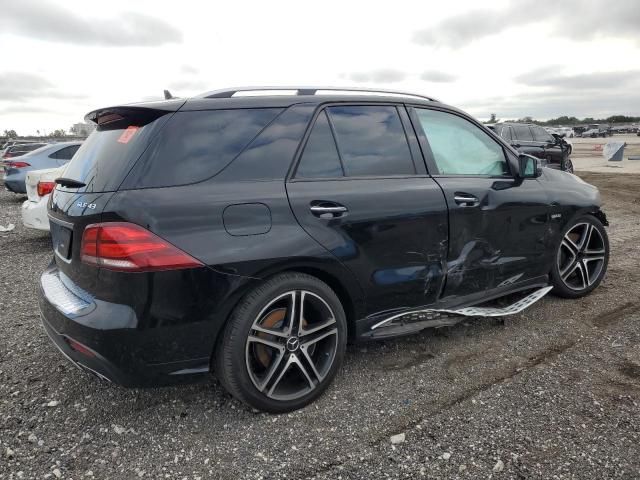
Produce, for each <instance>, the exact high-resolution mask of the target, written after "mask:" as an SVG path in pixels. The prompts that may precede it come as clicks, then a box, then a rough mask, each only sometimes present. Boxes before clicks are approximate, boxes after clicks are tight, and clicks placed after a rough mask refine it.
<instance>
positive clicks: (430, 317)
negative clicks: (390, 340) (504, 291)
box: [371, 286, 553, 336]
mask: <svg viewBox="0 0 640 480" xmlns="http://www.w3.org/2000/svg"><path fill="white" fill-rule="evenodd" d="M552 288H553V287H550V286H549V287H543V288H540V289H538V290H535V291H534V292H532V293H530V294H529V295H527V296H526V297H523V298H521V299H520V300H518V301H517V302H515V303H512V304H511V305H508V306H506V307H501V308H497V307H464V308H457V309H436V308H429V309H424V310H417V311H413V312H403V313H399V314H397V315H393V316H391V317H389V318H386V319H384V320H383V321H381V322H379V323H376V324H375V325H374V326H373V327H371V330H376V329H378V328H381V327H384V328H382V330H379V332H380V333H381V334H382V332H383V331H384V332H385V333H389V334H390V333H391V332H392V331H393V332H394V333H410V332H414V331H418V330H422V329H424V328H429V327H440V326H445V325H455V324H456V323H458V322H459V321H460V320H459V319H455V318H451V317H450V316H449V315H458V316H460V315H461V316H465V317H501V316H504V315H513V314H515V313H518V312H521V311H522V310H524V309H525V308H528V307H530V306H531V305H533V304H534V303H536V302H537V301H538V300H540V299H541V298H542V297H544V296H545V295H546V294H547V293H549V291H551V289H552ZM371 334H372V336H378V335H377V332H371ZM382 335H385V334H382Z"/></svg>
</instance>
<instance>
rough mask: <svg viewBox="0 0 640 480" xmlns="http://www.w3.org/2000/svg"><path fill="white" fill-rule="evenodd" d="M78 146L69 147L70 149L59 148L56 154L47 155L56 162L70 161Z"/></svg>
mask: <svg viewBox="0 0 640 480" xmlns="http://www.w3.org/2000/svg"><path fill="white" fill-rule="evenodd" d="M78 148H80V145H71V146H70V147H66V148H61V149H60V150H58V151H57V152H53V153H52V154H51V155H49V158H55V159H58V160H71V157H73V155H74V154H75V153H76V152H77V151H78Z"/></svg>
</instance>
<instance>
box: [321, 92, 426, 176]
mask: <svg viewBox="0 0 640 480" xmlns="http://www.w3.org/2000/svg"><path fill="white" fill-rule="evenodd" d="M327 111H328V114H329V120H330V122H331V123H332V125H333V129H334V132H335V137H336V143H337V144H338V151H339V154H340V156H341V158H342V163H343V165H344V170H345V174H346V175H347V176H352V177H353V176H390V175H414V174H415V173H416V170H415V166H414V164H413V159H412V157H411V152H410V150H409V143H408V142H407V136H406V134H405V132H404V128H403V127H402V122H401V120H400V115H399V114H398V110H397V109H396V107H394V106H386V105H380V106H377V105H358V106H335V107H329V108H327Z"/></svg>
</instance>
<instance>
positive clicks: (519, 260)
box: [39, 88, 609, 412]
mask: <svg viewBox="0 0 640 480" xmlns="http://www.w3.org/2000/svg"><path fill="white" fill-rule="evenodd" d="M248 90H250V91H249V92H246V91H245V90H242V89H240V90H239V89H233V90H223V91H215V92H210V93H206V94H203V95H201V96H199V97H196V98H192V99H189V100H183V99H174V100H166V101H162V102H155V103H145V104H139V105H122V106H114V107H109V108H102V109H99V110H95V111H93V112H91V113H89V114H88V115H87V117H86V119H87V120H88V121H92V122H95V123H96V124H97V128H96V130H95V132H94V133H92V134H91V136H90V137H89V138H88V139H87V140H86V141H85V142H84V143H83V145H82V146H81V147H80V149H79V150H78V152H77V153H76V155H75V156H74V157H73V159H72V160H71V162H70V163H69V165H68V167H67V169H66V170H65V173H64V178H59V179H57V183H58V185H57V187H56V188H55V190H54V191H53V192H52V194H51V199H50V203H49V217H50V223H51V233H52V242H53V248H54V255H53V257H54V258H53V261H52V262H51V264H50V265H49V267H48V268H47V269H46V271H45V272H44V273H43V274H42V276H41V279H40V294H39V304H40V309H41V313H42V321H43V325H44V327H45V330H46V332H47V333H48V335H49V336H50V337H51V339H52V340H53V342H54V343H55V345H57V347H58V348H59V349H60V350H61V351H62V352H63V353H64V355H65V356H66V357H67V358H69V359H70V360H71V361H72V362H74V363H75V364H76V365H78V366H80V367H81V368H82V369H84V370H87V371H89V372H92V373H94V374H95V375H97V376H98V377H100V378H102V379H107V380H109V381H113V382H116V383H119V384H122V385H126V386H140V385H158V384H166V383H175V382H181V381H186V380H190V379H195V378H201V377H202V376H203V375H206V374H208V373H209V372H213V373H215V375H216V376H217V377H218V378H219V379H220V381H221V383H222V384H223V385H224V386H225V387H226V388H227V389H228V391H229V392H231V393H232V394H233V395H234V396H236V397H237V398H239V399H240V400H242V401H243V402H245V403H247V404H249V405H251V406H253V407H255V408H258V409H261V410H266V411H270V412H282V411H288V410H292V409H296V408H300V407H302V406H304V405H306V404H308V403H310V402H311V401H313V400H314V399H315V398H317V397H318V396H319V395H320V394H321V393H322V392H323V390H325V389H326V388H327V386H328V385H329V384H330V382H331V381H332V379H333V377H334V376H335V375H336V372H337V370H338V368H339V367H340V364H341V362H342V359H343V356H344V353H345V346H346V343H347V341H353V342H355V341H363V340H371V339H379V338H389V337H393V336H397V335H405V334H408V333H412V332H417V331H420V330H422V329H424V328H427V327H434V326H442V325H448V324H451V322H452V321H453V322H455V321H456V320H455V319H458V318H463V317H454V319H453V320H452V318H451V317H448V316H445V317H443V318H444V320H443V319H442V318H441V317H440V316H439V315H440V312H441V311H443V310H445V311H450V310H451V309H454V311H455V312H459V310H458V309H460V308H464V307H469V306H475V305H478V304H482V303H484V302H487V301H488V300H492V299H496V298H499V297H503V296H505V295H508V294H512V293H514V292H523V294H524V293H526V292H530V291H532V290H533V291H534V294H535V295H539V294H540V292H542V294H544V293H546V291H548V289H549V286H551V287H552V288H553V289H554V291H555V292H556V293H557V294H558V295H560V296H563V297H568V298H577V297H581V296H584V295H586V294H588V293H589V292H591V291H592V290H593V289H594V288H596V287H597V286H598V284H599V283H600V281H601V280H602V277H603V276H604V274H605V271H606V268H607V262H608V255H609V243H608V240H607V233H606V230H605V228H604V226H603V225H606V218H605V216H604V214H603V212H602V211H601V210H600V196H599V193H598V190H597V189H596V188H595V187H593V186H591V185H588V184H586V183H585V182H583V181H582V180H580V179H579V178H578V177H576V176H574V175H568V174H567V173H565V172H561V171H558V170H554V169H549V168H541V167H540V165H539V161H538V160H537V159H535V158H533V157H531V156H528V155H522V154H519V153H518V152H517V151H516V150H514V149H513V148H512V147H511V146H510V144H509V143H508V142H505V141H504V140H503V139H502V138H501V137H499V136H497V135H496V134H495V133H494V132H492V131H490V130H488V129H487V128H485V127H484V126H483V125H482V124H480V123H479V122H478V121H476V120H475V119H473V118H472V117H470V116H468V115H466V114H465V113H463V112H461V111H460V110H457V109H455V108H452V107H449V106H446V105H444V104H442V103H440V102H438V101H436V100H433V99H430V98H426V97H423V96H420V95H412V94H402V93H397V92H369V91H345V89H337V90H338V91H335V90H334V89H319V88H297V89H293V90H292V91H291V92H287V94H286V95H274V94H273V93H271V90H270V89H255V88H254V89H248ZM276 90H277V89H276ZM246 93H250V94H251V95H249V96H246V95H245V96H243V95H244V94H246ZM536 298H539V297H536ZM520 308H524V307H520ZM473 311H474V312H476V310H473Z"/></svg>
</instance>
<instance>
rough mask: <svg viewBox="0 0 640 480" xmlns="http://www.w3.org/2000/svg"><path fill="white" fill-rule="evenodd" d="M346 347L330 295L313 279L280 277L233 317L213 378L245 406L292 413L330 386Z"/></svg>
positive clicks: (342, 322) (342, 321)
mask: <svg viewBox="0 0 640 480" xmlns="http://www.w3.org/2000/svg"><path fill="white" fill-rule="evenodd" d="M292 312H293V313H294V315H291V313H292ZM292 318H293V322H292V321H291V319H292ZM318 338H319V340H318ZM346 344H347V321H346V317H345V313H344V310H343V308H342V305H341V303H340V300H339V299H338V297H337V296H336V294H335V293H334V292H333V290H331V288H330V287H329V286H328V285H326V284H325V283H323V282H321V281H320V280H318V279H317V278H315V277H312V276H310V275H306V274H303V273H295V272H290V273H283V274H279V275H276V276H274V277H272V278H271V279H269V280H268V281H266V282H265V283H263V284H261V285H260V286H258V287H256V288H254V289H253V290H252V291H251V292H249V293H248V294H247V295H245V297H244V298H243V299H242V300H241V301H240V303H239V304H238V305H237V306H236V308H235V309H234V310H233V312H232V314H231V316H230V318H229V321H228V322H227V325H226V326H225V329H224V332H223V333H222V335H221V339H220V341H219V342H218V346H217V349H216V352H215V357H214V361H215V365H214V369H215V374H216V376H217V377H218V380H219V381H220V383H221V384H222V385H223V386H224V387H225V388H226V389H227V391H228V392H229V393H231V394H232V395H233V396H234V397H236V398H237V399H238V400H240V401H242V402H244V403H245V404H247V405H249V406H251V407H253V408H256V409H258V410H261V411H265V412H271V413H282V412H290V411H292V410H297V409H299V408H302V407H304V406H305V405H308V404H309V403H311V402H313V401H314V400H315V399H316V398H318V397H319V396H320V395H321V394H322V393H323V392H324V390H325V389H326V388H327V387H328V386H329V384H330V383H331V382H332V380H333V378H334V377H335V375H336V373H337V372H338V370H339V368H340V366H341V364H342V361H343V358H344V352H345V349H346Z"/></svg>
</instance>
